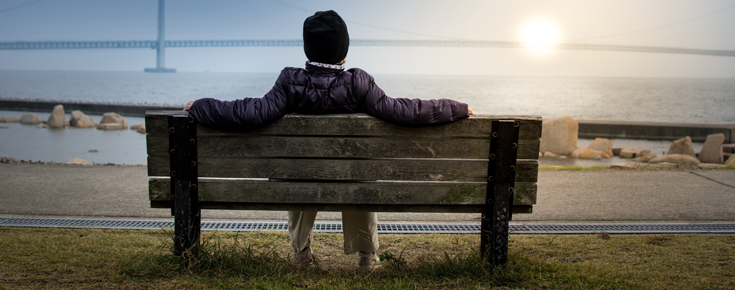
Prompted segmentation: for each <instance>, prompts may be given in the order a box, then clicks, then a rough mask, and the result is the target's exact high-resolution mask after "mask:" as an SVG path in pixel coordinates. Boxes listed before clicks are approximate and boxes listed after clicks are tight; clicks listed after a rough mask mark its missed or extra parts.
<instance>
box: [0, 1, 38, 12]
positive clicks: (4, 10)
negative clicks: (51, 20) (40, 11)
mask: <svg viewBox="0 0 735 290" xmlns="http://www.w3.org/2000/svg"><path fill="white" fill-rule="evenodd" d="M42 1H46V0H36V1H33V2H29V3H26V4H21V5H18V6H15V7H10V8H5V9H3V10H0V13H3V12H7V11H10V10H15V9H18V8H21V7H26V6H28V5H32V4H36V3H38V2H42Z"/></svg>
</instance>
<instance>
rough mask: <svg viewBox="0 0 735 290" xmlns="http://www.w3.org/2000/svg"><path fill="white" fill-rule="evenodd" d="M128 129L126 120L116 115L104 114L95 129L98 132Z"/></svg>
mask: <svg viewBox="0 0 735 290" xmlns="http://www.w3.org/2000/svg"><path fill="white" fill-rule="evenodd" d="M127 128H128V120H127V119H125V118H123V117H122V116H120V115H118V114H116V113H105V114H103V115H102V120H100V124H99V126H97V129H100V130H125V129H127Z"/></svg>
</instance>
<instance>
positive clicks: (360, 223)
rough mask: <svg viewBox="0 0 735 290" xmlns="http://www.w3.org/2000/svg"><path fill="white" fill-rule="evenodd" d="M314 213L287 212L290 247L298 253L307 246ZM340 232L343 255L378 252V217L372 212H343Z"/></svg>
mask: <svg viewBox="0 0 735 290" xmlns="http://www.w3.org/2000/svg"><path fill="white" fill-rule="evenodd" d="M316 213H317V212H315V211H289V212H288V232H289V234H291V246H293V247H294V249H296V250H299V251H300V250H303V249H304V248H306V246H307V245H309V243H310V241H311V232H312V230H313V228H314V219H316ZM342 232H343V233H344V238H345V246H344V248H345V254H352V253H356V252H357V251H360V252H365V253H370V252H375V251H377V250H378V215H377V214H375V213H374V212H361V211H360V212H357V211H343V212H342Z"/></svg>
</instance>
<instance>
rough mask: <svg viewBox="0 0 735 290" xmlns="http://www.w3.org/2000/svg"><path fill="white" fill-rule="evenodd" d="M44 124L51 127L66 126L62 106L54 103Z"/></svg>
mask: <svg viewBox="0 0 735 290" xmlns="http://www.w3.org/2000/svg"><path fill="white" fill-rule="evenodd" d="M46 126H48V127H49V128H52V129H64V127H66V117H65V116H64V106H62V105H56V106H55V107H54V110H53V111H51V116H49V117H48V121H47V122H46Z"/></svg>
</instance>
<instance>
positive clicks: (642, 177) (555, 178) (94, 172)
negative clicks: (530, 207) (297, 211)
mask: <svg viewBox="0 0 735 290" xmlns="http://www.w3.org/2000/svg"><path fill="white" fill-rule="evenodd" d="M147 180H148V176H147V168H146V167H142V166H141V167H136V166H70V165H38V164H0V201H1V202H0V215H2V216H56V217H58V216H63V217H95V218H99V217H125V218H142V219H151V218H170V210H168V209H151V208H149V203H148V183H147ZM202 217H203V218H204V219H208V220H212V219H238V220H258V221H266V220H267V221H285V220H286V214H285V212H268V211H217V210H203V211H202ZM477 218H479V214H424V213H380V214H379V219H380V220H381V221H386V222H398V221H403V222H458V223H468V222H477V221H478V220H477ZM318 219H320V220H322V221H331V220H339V219H340V214H339V213H328V212H325V213H320V214H319V216H318ZM514 221H517V222H534V223H536V222H542V223H543V222H636V221H645V222H651V221H662V222H664V221H665V222H709V221H729V222H731V221H735V170H695V171H540V172H539V182H538V204H537V205H536V206H534V213H533V214H527V215H515V216H514Z"/></svg>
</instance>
